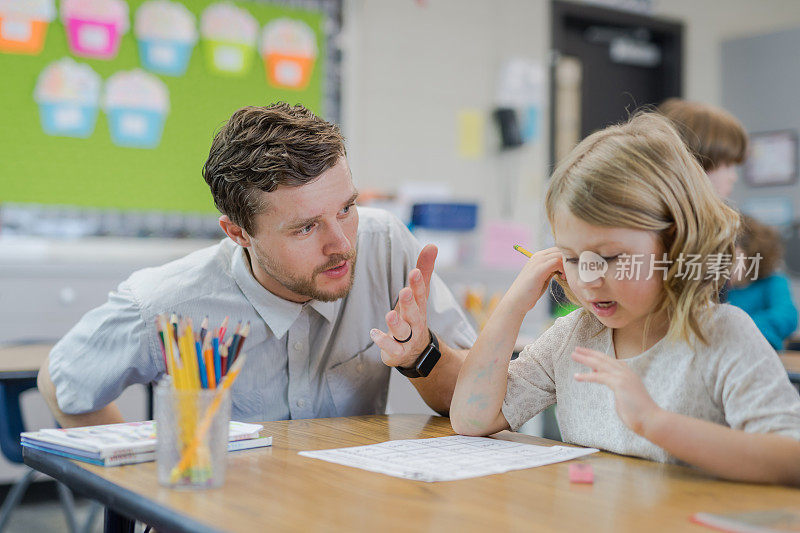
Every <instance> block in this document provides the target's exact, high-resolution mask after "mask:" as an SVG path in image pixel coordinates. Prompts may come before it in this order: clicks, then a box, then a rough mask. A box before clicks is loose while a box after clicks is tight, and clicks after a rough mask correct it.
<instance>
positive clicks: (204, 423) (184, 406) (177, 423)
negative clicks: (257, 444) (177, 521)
mask: <svg viewBox="0 0 800 533" xmlns="http://www.w3.org/2000/svg"><path fill="white" fill-rule="evenodd" d="M219 392H220V391H218V390H215V389H199V390H176V389H175V388H174V387H173V385H172V380H170V379H166V380H162V381H161V382H160V383H159V384H158V385H157V386H156V390H155V411H156V413H155V417H156V440H157V444H156V466H157V468H158V482H159V483H160V484H161V485H164V486H167V487H172V488H177V489H210V488H216V487H219V486H221V485H222V484H223V482H224V481H225V463H226V456H227V452H228V426H229V421H230V418H231V398H230V393H229V391H222V393H221V394H222V397H221V399H220V400H219V401H216V402H215V398H216V396H217V394H218V393H219ZM215 404H216V406H215ZM215 407H216V408H215ZM212 410H213V412H212Z"/></svg>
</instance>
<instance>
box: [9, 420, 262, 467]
mask: <svg viewBox="0 0 800 533" xmlns="http://www.w3.org/2000/svg"><path fill="white" fill-rule="evenodd" d="M263 428H264V426H262V425H261V424H247V423H244V422H235V421H231V422H230V429H229V434H228V436H229V440H231V441H237V440H244V439H253V438H256V437H258V433H259V432H260V431H261V430H262V429H263ZM20 441H21V442H22V443H23V444H25V443H29V444H37V445H40V446H47V447H53V446H59V447H60V448H57V449H59V450H60V451H63V452H68V453H73V454H75V453H76V452H86V453H93V454H98V455H97V456H96V458H97V459H109V458H112V459H113V458H115V457H128V456H132V455H136V454H138V453H146V452H153V451H155V449H156V427H155V422H154V421H152V420H148V421H145V422H125V423H122V424H108V425H103V426H87V427H79V428H68V429H41V430H39V431H29V432H25V433H22V434H21V435H20ZM82 455H83V456H84V457H85V456H86V454H85V453H84V454H82ZM92 457H95V456H92Z"/></svg>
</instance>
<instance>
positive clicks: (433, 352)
mask: <svg viewBox="0 0 800 533" xmlns="http://www.w3.org/2000/svg"><path fill="white" fill-rule="evenodd" d="M441 356H442V354H441V353H440V352H439V350H437V349H436V347H435V346H433V345H429V346H428V350H427V353H426V354H425V355H424V356H423V357H422V360H421V361H420V362H419V363H417V370H418V371H419V375H420V376H422V377H426V376H427V375H428V374H430V373H431V370H433V367H434V366H436V363H437V362H439V358H440V357H441Z"/></svg>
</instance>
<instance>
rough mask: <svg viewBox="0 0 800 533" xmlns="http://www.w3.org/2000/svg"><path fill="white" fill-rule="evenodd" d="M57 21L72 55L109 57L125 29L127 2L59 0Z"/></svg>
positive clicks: (98, 57)
mask: <svg viewBox="0 0 800 533" xmlns="http://www.w3.org/2000/svg"><path fill="white" fill-rule="evenodd" d="M61 20H62V21H63V22H64V27H65V28H66V30H67V44H68V45H69V49H70V52H72V54H74V55H76V56H80V57H90V58H94V59H113V58H114V57H116V55H117V51H119V42H120V39H121V38H122V35H123V34H125V33H126V32H127V31H128V27H129V21H128V4H127V3H125V2H124V1H123V0H61Z"/></svg>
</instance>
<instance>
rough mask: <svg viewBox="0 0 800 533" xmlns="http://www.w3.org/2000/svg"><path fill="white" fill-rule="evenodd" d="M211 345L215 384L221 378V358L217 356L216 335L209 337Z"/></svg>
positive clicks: (217, 340)
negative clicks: (212, 348)
mask: <svg viewBox="0 0 800 533" xmlns="http://www.w3.org/2000/svg"><path fill="white" fill-rule="evenodd" d="M211 345H212V346H213V347H214V379H215V380H216V383H217V385H218V386H219V382H220V380H221V379H222V360H221V359H220V356H219V338H217V337H216V336H214V337H212V338H211Z"/></svg>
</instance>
